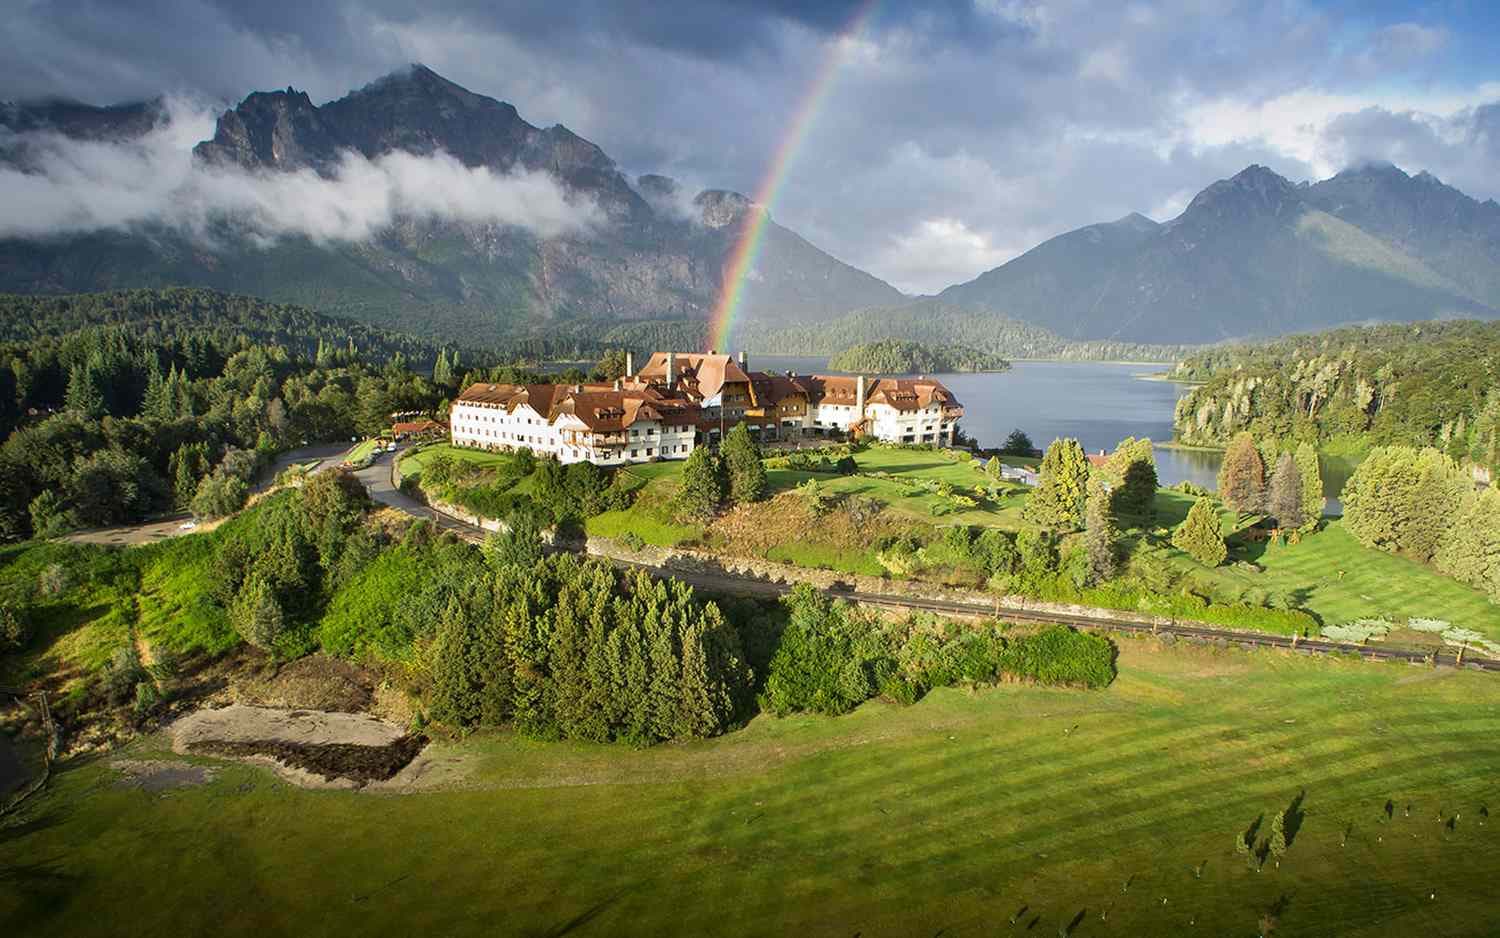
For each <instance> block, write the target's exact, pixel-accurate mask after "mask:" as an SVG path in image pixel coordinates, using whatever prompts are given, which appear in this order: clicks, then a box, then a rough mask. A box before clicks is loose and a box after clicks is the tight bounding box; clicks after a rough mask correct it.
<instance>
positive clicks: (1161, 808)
mask: <svg viewBox="0 0 1500 938" xmlns="http://www.w3.org/2000/svg"><path fill="white" fill-rule="evenodd" d="M1119 664H1120V676H1119V677H1118V678H1117V679H1116V681H1115V682H1114V683H1113V684H1112V685H1111V686H1110V687H1109V688H1107V689H1106V690H1103V691H1097V692H1076V691H1059V690H1041V689H1037V688H1032V687H1027V686H1023V685H1002V686H999V687H996V688H993V689H988V690H981V691H978V692H972V693H970V692H964V691H956V690H941V691H937V692H934V693H933V694H931V695H929V696H928V697H927V698H926V699H925V700H923V701H922V702H920V703H918V704H917V705H915V706H912V707H909V708H904V709H903V708H895V707H891V706H889V705H886V704H882V703H870V704H866V705H865V706H863V707H861V708H860V709H859V710H857V711H856V712H854V713H852V714H849V715H847V716H844V717H836V718H830V717H818V716H797V717H789V718H785V719H775V718H770V717H760V718H757V719H756V720H755V721H754V722H753V723H752V724H751V725H750V726H749V727H748V728H747V729H745V730H742V731H740V732H737V733H733V734H730V735H728V736H725V737H721V738H719V739H715V740H709V741H698V742H692V743H686V744H681V745H671V746H657V747H653V748H651V749H648V750H634V749H630V748H627V747H623V746H602V745H591V744H573V743H559V744H539V743H534V742H527V741H524V740H521V739H518V738H516V737H515V736H512V735H510V734H509V733H506V732H488V733H483V734H480V735H477V736H473V737H470V738H469V739H467V740H465V741H462V742H439V743H438V744H436V745H435V747H434V748H433V749H432V750H430V755H431V756H432V757H433V759H434V762H433V770H432V773H431V775H430V776H429V777H428V781H427V784H428V785H430V788H428V789H426V790H423V791H420V792H417V793H411V794H404V795H384V796H381V795H369V794H361V793H357V792H310V791H303V790H299V789H294V788H291V787H289V786H288V785H286V784H285V783H283V782H280V781H278V780H276V779H275V778H274V777H273V776H271V775H270V774H269V773H268V772H266V771H264V770H261V769H257V768H251V767H246V766H237V765H229V764H224V763H214V764H213V765H214V768H215V772H216V774H215V777H214V778H213V780H212V781H210V782H208V783H207V784H205V785H201V786H193V787H185V788H179V789H173V790H169V791H165V792H149V791H143V790H140V789H138V788H134V787H125V786H121V785H119V784H116V783H115V779H116V778H117V777H118V776H117V775H116V773H114V772H113V771H112V770H111V769H110V767H109V763H108V760H105V759H98V760H92V761H84V762H79V763H76V764H73V765H70V766H66V767H65V768H64V770H63V772H62V773H61V775H60V777H59V778H58V779H57V780H56V782H55V784H54V786H53V787H52V788H51V789H50V790H49V791H48V792H47V793H46V794H44V795H43V796H42V797H41V798H40V799H39V800H38V801H37V802H36V803H35V804H34V805H33V807H31V808H30V809H28V813H27V815H26V816H25V817H24V818H23V819H22V821H23V823H22V824H21V825H20V826H19V827H14V828H9V829H6V830H4V831H3V832H0V842H3V845H4V850H3V851H0V876H3V881H4V882H5V884H6V885H5V887H4V888H3V889H0V923H4V925H5V927H6V929H7V931H8V932H9V933H12V934H22V933H33V932H35V933H41V932H45V933H51V934H69V935H96V934H97V935H105V934H108V935H111V936H118V935H160V934H201V933H207V932H213V933H215V934H222V935H229V936H232V935H255V936H259V935H264V934H271V933H276V934H282V933H290V932H296V933H298V934H303V935H312V936H316V935H345V934H360V935H371V936H373V935H386V934H391V935H396V934H403V935H404V934H411V933H412V932H413V931H414V930H421V931H423V932H426V933H431V934H444V935H468V934H475V935H479V934H483V935H494V934H514V935H542V934H561V933H563V932H567V933H570V934H571V933H577V934H580V935H587V934H600V935H604V934H610V935H673V934H680V935H703V934H714V935H725V936H733V935H765V934H803V935H842V936H848V935H854V934H863V935H918V934H920V935H932V934H938V933H940V934H944V935H954V936H970V935H974V936H977V935H992V934H996V933H1000V934H1009V933H1010V932H1011V931H1014V932H1015V933H1017V934H1035V935H1053V934H1062V933H1067V934H1072V935H1079V936H1084V935H1148V934H1152V935H1160V934H1179V933H1186V934H1203V935H1246V936H1250V935H1256V934H1267V933H1274V934H1276V935H1331V934H1338V935H1344V936H1377V935H1392V936H1398V935H1411V934H1419V933H1420V934H1432V935H1478V934H1484V933H1487V932H1488V931H1489V930H1490V928H1489V926H1490V925H1491V924H1492V923H1493V916H1494V909H1493V896H1492V892H1493V890H1492V889H1491V884H1492V883H1493V882H1494V880H1495V878H1496V877H1497V875H1500V842H1497V838H1500V829H1497V827H1496V826H1495V824H1493V823H1487V821H1488V820H1489V819H1488V818H1487V817H1486V814H1487V813H1488V811H1490V810H1493V809H1494V807H1495V802H1494V787H1493V783H1492V780H1493V779H1494V777H1495V776H1496V774H1497V773H1500V750H1496V749H1495V747H1493V746H1485V745H1482V742H1483V740H1486V739H1489V738H1492V737H1493V736H1494V734H1495V733H1496V732H1500V719H1497V717H1496V716H1495V713H1496V712H1500V682H1496V681H1495V680H1494V678H1493V676H1491V675H1486V674H1475V673H1466V672H1452V671H1442V672H1434V671H1430V670H1423V669H1419V668H1414V667H1410V666H1406V665H1372V664H1367V663H1356V662H1345V661H1337V660H1327V659H1308V658H1302V657H1299V656H1292V655H1283V654H1275V653H1264V652H1261V653H1244V652H1240V651H1238V650H1214V649H1203V648H1181V647H1179V648H1173V649H1167V648H1162V647H1159V646H1158V645H1156V644H1155V643H1154V641H1151V640H1124V641H1123V644H1122V647H1121V651H1120V661H1119ZM1398 739H1399V744H1398V745H1397V744H1393V741H1394V740H1398ZM124 755H125V756H126V757H128V758H134V759H143V758H172V757H170V756H169V755H168V754H167V753H166V752H165V750H164V747H163V744H162V743H160V742H159V741H155V740H148V741H145V742H142V743H139V744H136V745H134V746H132V747H131V748H130V749H129V750H127V751H126V753H124ZM189 761H192V762H198V763H203V764H208V763H206V761H205V760H201V759H191V760H189ZM1388 803H1389V805H1390V816H1389V817H1387V813H1386V806H1387V804H1388ZM1292 806H1295V807H1296V808H1297V812H1294V814H1293V823H1294V824H1295V827H1292V826H1291V825H1288V826H1289V830H1290V831H1291V836H1290V837H1289V847H1288V849H1287V852H1286V855H1285V857H1284V858H1283V859H1282V860H1281V861H1280V863H1279V865H1277V864H1276V863H1275V862H1273V860H1270V859H1268V860H1267V861H1266V863H1265V867H1264V869H1263V870H1262V871H1261V872H1256V871H1255V870H1254V869H1253V868H1252V867H1251V866H1250V865H1249V864H1248V863H1247V861H1246V859H1245V858H1244V857H1243V856H1240V855H1238V854H1237V853H1236V852H1235V851H1234V849H1233V847H1232V844H1233V842H1234V840H1235V838H1236V837H1237V836H1242V835H1243V833H1244V832H1245V831H1246V829H1247V828H1249V827H1251V826H1252V825H1257V822H1258V826H1257V845H1259V842H1260V841H1261V840H1264V839H1265V838H1266V837H1267V836H1268V834H1269V831H1270V825H1271V820H1272V816H1273V815H1274V814H1275V813H1276V812H1278V811H1282V810H1285V809H1287V808H1289V807H1292ZM1408 806H1409V810H1410V816H1407V810H1408ZM1298 814H1300V817H1298ZM1449 820H1452V821H1453V825H1452V827H1451V829H1450V827H1449V826H1448V824H1447V822H1448V821H1449ZM1012 921H1014V922H1015V924H1014V925H1011V924H1009V923H1010V922H1012ZM1070 923H1071V924H1072V928H1071V929H1068V928H1067V926H1069V925H1070ZM1267 926H1274V930H1271V929H1268V927H1267Z"/></svg>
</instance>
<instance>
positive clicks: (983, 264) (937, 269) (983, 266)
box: [872, 218, 1017, 293]
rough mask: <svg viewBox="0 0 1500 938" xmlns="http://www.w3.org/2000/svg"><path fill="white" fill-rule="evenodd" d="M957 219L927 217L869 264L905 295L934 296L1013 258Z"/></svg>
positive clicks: (900, 236) (1008, 251) (892, 240)
mask: <svg viewBox="0 0 1500 938" xmlns="http://www.w3.org/2000/svg"><path fill="white" fill-rule="evenodd" d="M1016 253H1017V252H1016V251H1015V250H1013V249H1007V248H1003V247H998V246H996V245H994V244H992V243H991V242H990V237H989V235H987V234H985V233H984V232H981V231H975V230H974V229H972V228H970V227H969V226H968V224H967V223H965V222H964V221H963V220H962V219H959V218H928V219H923V220H922V221H920V222H918V223H917V224H916V226H915V227H914V228H912V229H911V230H909V231H907V232H905V233H903V234H899V235H896V236H895V237H893V238H892V239H891V243H890V245H889V246H888V247H886V248H885V249H884V250H883V251H882V252H881V253H880V254H879V255H878V256H877V257H876V259H875V263H874V264H873V265H872V266H874V267H875V268H876V269H878V270H880V271H882V272H883V273H884V275H885V279H886V280H888V281H889V282H890V283H891V285H892V286H894V287H895V288H896V289H898V290H902V291H904V292H907V293H936V292H938V291H939V290H941V289H943V288H944V287H946V286H949V285H950V284H954V283H959V282H960V281H964V280H968V279H969V278H971V277H973V276H974V274H975V272H976V271H981V270H989V269H990V268H991V267H997V266H999V265H1000V264H1003V263H1005V262H1006V261H1008V260H1010V259H1011V258H1012V257H1014V256H1015V255H1016Z"/></svg>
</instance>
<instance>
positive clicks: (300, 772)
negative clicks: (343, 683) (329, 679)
mask: <svg viewBox="0 0 1500 938" xmlns="http://www.w3.org/2000/svg"><path fill="white" fill-rule="evenodd" d="M169 732H170V733H171V736H172V749H173V750H174V751H176V752H192V753H201V754H207V755H217V756H227V757H229V758H235V759H243V760H246V761H250V762H259V763H262V764H268V765H270V766H271V767H272V768H274V769H275V770H276V772H277V774H279V775H281V776H282V777H283V778H285V779H287V780H288V781H291V782H293V783H295V784H298V785H303V786H305V787H313V788H327V787H341V788H355V787H362V786H364V785H366V784H368V783H371V782H385V781H395V782H397V783H398V784H399V783H400V781H401V780H400V779H399V778H398V776H401V775H402V774H403V770H407V769H408V768H409V767H410V768H411V771H412V772H413V773H416V774H420V772H421V771H422V767H421V766H413V761H414V760H416V758H417V756H418V754H419V753H420V752H421V751H422V748H423V747H424V746H426V744H427V738H426V737H425V736H414V735H408V734H407V733H406V732H405V730H403V729H402V728H401V727H400V726H398V725H396V724H393V723H386V722H384V721H381V720H378V719H376V718H374V717H372V716H369V715H367V714H362V713H334V712H328V711H323V710H284V709H274V708H270V707H253V706H247V705H244V704H232V705H230V706H228V707H222V708H219V709H217V710H199V711H197V712H196V713H192V714H189V715H187V716H185V717H183V718H182V719H180V720H178V721H177V722H176V723H173V724H172V726H171V727H170V730H169Z"/></svg>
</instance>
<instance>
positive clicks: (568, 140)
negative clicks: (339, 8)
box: [0, 65, 906, 337]
mask: <svg viewBox="0 0 1500 938" xmlns="http://www.w3.org/2000/svg"><path fill="white" fill-rule="evenodd" d="M85 107H86V106H85ZM96 110H100V111H102V110H104V109H96ZM5 113H10V114H12V117H11V120H12V121H19V120H20V118H19V117H18V116H16V115H20V114H27V113H30V112H29V111H27V110H26V109H25V108H21V107H13V108H12V109H11V111H9V112H5ZM31 123H32V124H35V123H36V119H35V118H32V119H31ZM75 123H77V122H76V121H75ZM28 126H30V125H28ZM63 132H66V130H64V131H63ZM439 151H441V152H442V153H445V154H447V155H448V156H450V157H452V158H453V159H455V160H457V161H458V162H459V163H461V164H462V165H464V166H466V167H469V168H481V167H482V168H485V169H488V170H490V171H491V172H493V173H496V174H500V175H504V174H507V173H512V172H523V171H524V172H545V173H547V174H549V175H550V176H551V177H553V178H554V179H556V180H558V181H559V182H560V183H561V184H562V185H563V186H564V188H565V189H566V191H568V192H570V193H573V194H574V195H581V196H583V197H585V198H587V199H588V200H590V201H592V202H593V203H594V204H597V205H598V206H599V208H600V209H601V214H602V216H603V217H602V221H601V222H600V224H599V225H597V226H596V227H595V229H593V230H590V231H585V232H579V233H572V234H567V235H557V236H551V237H543V236H539V235H536V234H534V233H532V232H530V231H527V230H524V229H519V228H515V227H513V226H506V225H501V224H480V223H459V222H454V221H448V220H434V219H420V218H403V219H399V220H398V221H397V222H396V223H395V224H393V225H391V226H390V227H389V228H388V229H386V230H384V231H382V232H380V234H379V235H378V236H377V237H376V238H374V239H371V240H369V241H360V242H339V243H334V244H328V245H324V244H318V243H314V242H312V241H310V240H308V239H306V238H299V237H281V238H279V239H276V240H275V241H274V243H271V244H265V243H253V244H252V243H242V242H235V241H233V240H231V239H228V238H223V239H217V240H218V241H219V242H220V243H218V244H205V243H203V242H202V241H201V240H195V239H193V238H191V237H188V236H184V235H183V234H181V233H180V232H174V231H171V230H144V231H126V232H121V231H107V230H105V231H97V232H91V233H88V234H84V235H79V236H74V237H70V238H53V239H32V240H18V239H9V240H0V290H6V291H10V292H18V293H58V292H79V291H88V290H97V289H108V288H116V287H127V286H144V287H155V286H165V285H169V284H185V285H193V286H205V287H210V288H213V289H220V290H226V291H230V292H241V293H250V294H254V295H259V296H265V297H267V298H268V299H272V300H275V301H279V302H295V303H302V304H306V305H310V306H314V307H317V308H320V309H326V310H328V311H330V312H333V313H338V314H343V315H352V316H355V317H356V318H360V319H363V320H364V321H367V322H371V323H373V324H376V325H380V326H385V327H398V328H402V329H407V330H410V331H414V332H417V333H426V332H448V333H456V334H458V335H467V334H471V331H472V330H475V329H478V330H480V331H481V332H482V333H484V334H487V335H489V336H492V337H493V336H497V335H504V334H510V333H513V332H514V331H516V330H517V329H522V330H524V329H539V328H544V327H545V324H546V323H548V322H552V321H556V320H559V319H592V318H604V319H620V320H627V319H650V318H663V317H669V318H670V317H682V318H706V317H707V316H708V314H709V312H710V310H711V309H712V308H713V306H714V303H715V301H716V299H717V295H718V291H719V288H720V283H721V280H722V277H723V271H724V269H725V266H726V264H727V261H728V258H729V255H730V253H731V252H732V250H733V249H734V242H735V239H736V238H737V237H738V232H739V230H740V228H741V225H740V224H739V222H740V221H741V220H742V219H743V218H744V215H745V213H746V212H751V211H760V212H764V211H765V209H764V208H763V207H761V206H756V205H753V204H752V203H751V202H750V200H748V199H746V198H745V197H744V196H743V195H740V194H738V193H729V192H728V191H727V190H705V191H704V192H703V193H700V194H699V195H698V197H697V199H696V200H695V202H693V203H685V202H683V201H682V200H674V199H671V198H663V190H669V189H672V188H674V187H675V186H676V183H675V182H673V181H672V180H670V179H668V178H667V177H662V176H653V177H649V178H650V179H651V182H649V183H646V184H644V188H650V189H651V190H652V191H651V192H650V193H648V194H649V195H650V196H651V198H647V194H643V193H642V192H641V191H639V190H638V189H637V186H636V185H632V183H631V181H630V180H629V179H627V178H626V177H625V176H624V175H623V174H622V173H621V172H620V171H619V169H618V168H617V166H616V164H615V163H614V161H613V160H612V159H611V158H610V157H609V156H608V154H606V153H605V152H604V151H603V150H602V149H600V148H599V147H598V146H596V145H595V144H593V143H592V142H590V141H588V140H586V139H584V138H582V137H580V136H578V135H577V134H575V133H573V132H572V131H571V130H569V129H567V128H566V127H565V126H563V125H562V124H554V125H552V126H551V127H549V128H545V129H544V128H539V127H535V126H533V125H531V124H529V123H528V122H526V121H525V120H524V119H523V118H522V117H521V116H520V113H519V112H518V111H517V109H516V108H515V107H514V106H513V105H511V104H508V103H506V102H502V101H498V100H496V99H494V98H490V97H487V96H484V95H480V94H476V93H474V92H471V91H469V90H468V89H465V88H463V87H462V86H460V85H457V84H456V83H454V82H451V81H449V80H447V79H445V78H443V77H442V76H440V75H438V74H437V73H436V72H433V71H432V70H431V69H428V68H426V67H425V66H421V65H414V66H412V67H410V68H409V69H405V70H400V71H398V72H394V73H392V74H390V75H387V76H384V77H382V78H379V79H377V80H375V81H373V82H370V83H369V84H367V85H365V86H364V87H362V88H359V89H356V90H354V91H352V92H350V93H349V94H347V95H345V96H344V97H342V98H338V99H336V100H334V101H330V102H326V103H325V104H323V105H317V104H315V103H314V102H313V101H312V100H311V98H310V97H309V96H308V95H307V94H306V92H303V91H298V90H296V89H295V88H286V89H284V90H277V91H256V92H252V93H251V94H249V95H247V96H246V97H245V98H244V99H243V100H242V101H240V102H239V103H238V104H237V105H235V106H233V107H231V108H228V109H226V110H225V111H224V112H223V113H222V114H220V116H219V118H218V121H217V123H216V125H215V129H214V133H213V136H212V137H211V138H210V139H208V140H204V141H201V142H199V143H198V144H197V145H196V146H195V147H194V154H195V159H196V160H198V161H199V162H200V163H201V164H202V165H205V166H208V167H225V168H235V169H239V170H244V171H247V172H250V173H253V174H267V173H269V174H274V173H279V172H295V171H304V170H311V171H313V172H315V173H317V174H319V175H322V176H325V177H328V176H332V175H334V174H336V173H337V172H338V169H339V164H340V161H341V160H342V159H343V158H344V154H346V153H353V154H357V155H358V156H361V157H364V158H366V159H377V158H379V157H381V156H384V155H386V154H390V153H396V152H403V153H411V154H414V155H416V156H419V157H420V156H431V155H433V154H436V153H438V152H439ZM637 185H642V184H640V183H639V182H638V183H637ZM688 204H691V205H692V206H693V208H692V209H687V208H685V206H687V205H688ZM694 210H695V211H694ZM763 237H764V240H763V245H762V249H761V252H760V257H761V258H762V260H761V262H760V263H759V264H758V265H757V267H756V269H755V270H754V271H752V276H751V277H750V278H749V282H748V283H747V284H746V285H745V287H744V289H743V291H742V292H743V299H742V303H743V307H744V310H745V313H746V314H747V315H749V316H751V317H759V318H765V319H770V320H787V321H792V320H796V321H804V320H808V319H817V318H820V317H827V316H832V315H838V314H841V313H844V312H847V311H848V310H850V309H855V308H859V307H863V306H870V305H879V304H890V303H895V302H900V301H903V300H905V298H906V297H905V295H904V294H902V293H901V292H900V291H899V290H897V289H896V288H894V287H892V286H891V285H890V284H887V283H886V282H885V281H883V280H880V279H879V278H877V277H874V276H873V275H871V274H869V273H867V272H865V271H862V270H859V269H858V268H855V267H853V266H851V265H849V264H846V263H844V262H843V261H840V260H838V259H837V258H835V257H833V256H831V255H829V254H827V253H826V252H824V251H822V250H821V249H819V248H817V247H816V246H815V245H813V244H811V243H810V242H808V241H806V239H803V238H802V237H800V236H799V235H797V234H796V233H795V232H792V231H791V230H790V229H787V228H784V227H783V226H781V225H779V224H778V223H777V222H776V221H775V220H774V219H769V220H768V221H767V222H766V224H765V225H764V236H763Z"/></svg>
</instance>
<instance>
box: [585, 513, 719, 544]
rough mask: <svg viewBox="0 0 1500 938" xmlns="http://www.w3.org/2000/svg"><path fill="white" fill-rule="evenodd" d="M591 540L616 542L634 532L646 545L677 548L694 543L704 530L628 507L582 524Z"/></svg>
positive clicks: (661, 514)
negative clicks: (613, 540)
mask: <svg viewBox="0 0 1500 938" xmlns="http://www.w3.org/2000/svg"><path fill="white" fill-rule="evenodd" d="M583 527H584V530H585V531H586V532H588V534H589V536H590V537H608V538H614V539H616V540H618V539H620V538H622V537H624V536H625V535H626V534H630V533H634V534H635V536H636V537H639V538H640V539H641V540H642V541H645V542H646V543H647V544H655V545H656V546H658V547H676V546H678V545H679V544H686V543H688V542H690V541H696V540H697V539H699V538H700V537H702V536H703V528H701V527H698V526H696V525H690V524H676V523H674V522H673V521H671V520H669V519H668V518H666V517H664V513H659V512H654V511H646V510H642V509H640V508H631V509H628V510H623V511H606V512H605V513H604V514H602V515H595V516H593V517H592V518H589V519H587V520H586V521H584V523H583Z"/></svg>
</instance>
